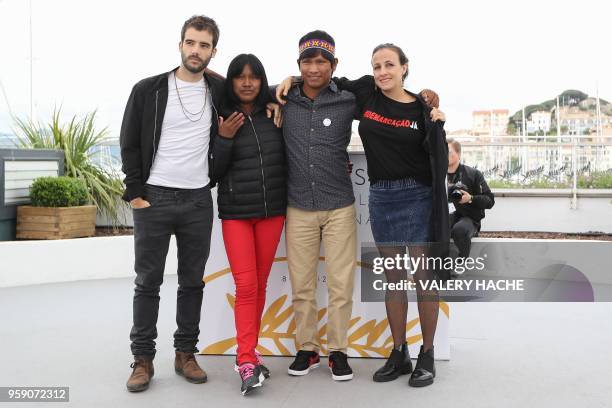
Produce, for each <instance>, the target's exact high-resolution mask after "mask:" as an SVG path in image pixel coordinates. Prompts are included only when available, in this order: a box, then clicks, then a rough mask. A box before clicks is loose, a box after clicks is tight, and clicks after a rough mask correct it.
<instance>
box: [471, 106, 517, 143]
mask: <svg viewBox="0 0 612 408" xmlns="http://www.w3.org/2000/svg"><path fill="white" fill-rule="evenodd" d="M509 119H510V112H509V111H508V109H493V110H481V111H473V112H472V134H473V135H475V136H490V137H494V136H505V135H506V129H507V128H508V121H509Z"/></svg>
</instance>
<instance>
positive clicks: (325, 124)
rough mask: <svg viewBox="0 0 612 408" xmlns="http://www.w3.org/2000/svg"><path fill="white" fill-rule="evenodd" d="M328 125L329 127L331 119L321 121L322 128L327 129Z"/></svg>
mask: <svg viewBox="0 0 612 408" xmlns="http://www.w3.org/2000/svg"><path fill="white" fill-rule="evenodd" d="M329 125H331V119H330V118H325V119H323V126H325V127H327V126H329Z"/></svg>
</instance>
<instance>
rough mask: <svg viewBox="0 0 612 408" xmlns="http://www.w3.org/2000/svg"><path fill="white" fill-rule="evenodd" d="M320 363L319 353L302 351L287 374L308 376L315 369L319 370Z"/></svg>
mask: <svg viewBox="0 0 612 408" xmlns="http://www.w3.org/2000/svg"><path fill="white" fill-rule="evenodd" d="M320 361H321V360H320V358H319V353H317V352H316V351H306V350H300V351H298V353H297V355H296V356H295V360H294V361H293V363H291V365H290V366H289V370H287V372H288V373H289V374H290V375H306V374H308V372H309V371H310V370H312V369H313V368H317V367H318V366H319V363H320Z"/></svg>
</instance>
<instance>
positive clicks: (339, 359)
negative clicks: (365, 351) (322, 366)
mask: <svg viewBox="0 0 612 408" xmlns="http://www.w3.org/2000/svg"><path fill="white" fill-rule="evenodd" d="M329 369H330V371H331V373H332V378H333V379H334V380H336V381H347V380H352V379H353V370H351V366H349V364H348V361H347V356H346V354H344V353H343V352H341V351H332V352H331V353H329Z"/></svg>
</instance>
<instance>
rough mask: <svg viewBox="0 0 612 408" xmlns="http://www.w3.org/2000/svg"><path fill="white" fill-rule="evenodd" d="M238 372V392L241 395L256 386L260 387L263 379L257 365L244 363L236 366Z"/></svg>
mask: <svg viewBox="0 0 612 408" xmlns="http://www.w3.org/2000/svg"><path fill="white" fill-rule="evenodd" d="M238 374H240V379H241V380H242V386H241V387H240V392H242V395H247V394H248V393H250V392H251V391H253V390H254V389H255V388H257V387H261V386H262V384H263V381H264V375H263V373H262V372H261V369H260V368H259V366H257V365H255V364H251V363H244V364H242V365H241V366H240V367H238Z"/></svg>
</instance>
